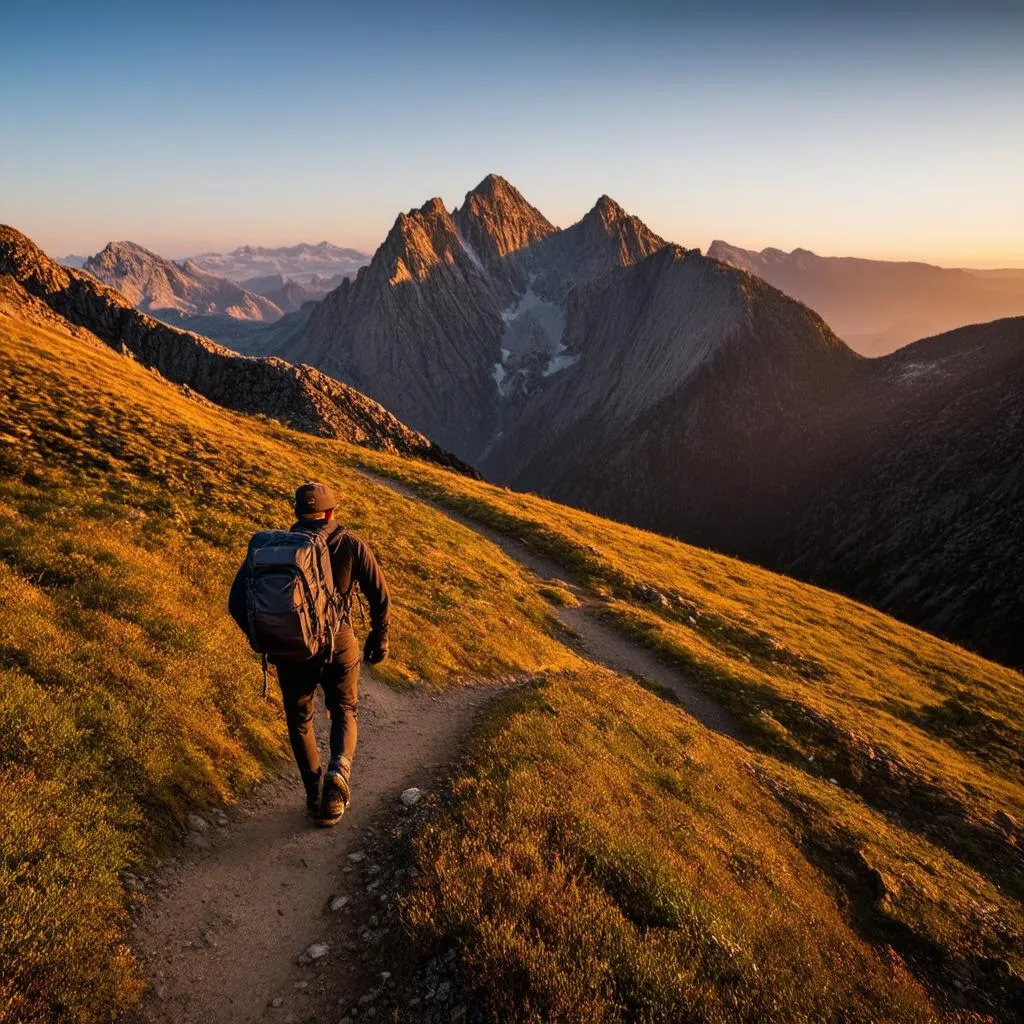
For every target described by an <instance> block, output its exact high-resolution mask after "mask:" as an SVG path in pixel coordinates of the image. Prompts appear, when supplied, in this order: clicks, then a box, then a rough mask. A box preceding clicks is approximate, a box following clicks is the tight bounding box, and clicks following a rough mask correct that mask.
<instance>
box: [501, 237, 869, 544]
mask: <svg viewBox="0 0 1024 1024" xmlns="http://www.w3.org/2000/svg"><path fill="white" fill-rule="evenodd" d="M565 343H566V345H567V348H568V350H569V352H571V353H572V355H573V356H574V357H575V358H576V360H577V361H576V362H575V364H573V365H571V366H569V367H568V368H566V369H565V370H563V371H561V372H560V373H558V374H557V375H556V376H555V377H554V378H553V380H552V381H551V383H550V384H549V386H548V387H547V388H546V389H544V390H543V391H541V392H539V393H538V394H537V396H536V398H535V399H533V400H532V401H529V402H527V404H526V405H525V408H524V409H523V411H522V413H521V416H520V418H519V421H518V423H517V424H515V426H514V427H513V428H512V429H511V430H510V431H509V432H508V433H507V434H506V435H505V436H504V437H503V438H501V439H500V440H499V441H498V443H497V444H496V445H495V446H494V448H493V449H492V451H491V452H490V453H489V455H488V457H487V459H486V460H485V461H484V463H483V464H482V468H483V469H484V472H485V473H486V474H488V475H492V476H494V477H495V478H496V479H499V480H505V481H508V482H509V483H511V484H513V485H514V486H517V487H523V488H526V489H531V490H538V491H540V492H542V493H544V494H546V495H550V496H552V497H556V498H559V499H561V500H565V501H568V502H570V503H573V504H577V505H581V506H583V507H585V508H588V509H592V510H594V511H596V512H599V513H601V514H604V515H610V516H612V517H615V518H620V519H625V520H628V521H630V522H634V523H638V524H639V525H643V526H648V527H651V528H653V529H657V530H661V531H662V532H666V533H671V534H676V535H680V536H683V537H685V538H686V539H688V540H692V541H694V542H696V543H702V544H706V545H709V546H712V547H717V548H719V549H720V550H735V549H737V547H738V546H739V540H740V539H741V538H742V539H743V541H744V543H747V544H749V543H750V542H751V541H753V540H754V539H755V537H756V538H757V539H760V536H759V535H760V531H761V530H762V528H764V527H766V526H767V525H768V524H769V523H771V522H773V521H774V520H773V518H772V517H771V516H770V515H769V514H768V512H769V506H771V507H772V508H774V507H776V506H777V505H778V504H779V502H780V500H781V493H782V492H783V491H784V490H785V483H784V474H783V469H784V467H783V466H779V465H777V464H776V461H777V460H776V458H775V457H774V456H773V457H772V458H766V457H765V452H764V450H763V449H764V439H765V436H766V434H768V435H776V434H777V433H778V432H779V430H780V429H782V426H783V425H785V424H787V423H789V422H790V421H792V420H794V419H799V418H801V417H802V416H804V415H805V414H806V409H807V405H808V402H809V400H810V399H811V398H812V397H813V396H815V395H819V394H823V393H828V392H833V391H834V390H835V389H836V388H839V387H841V386H842V385H843V383H844V382H845V381H846V380H847V379H848V378H849V376H850V374H852V373H854V372H855V370H856V364H857V363H858V362H859V360H858V358H857V357H856V356H855V355H854V354H853V353H852V352H850V351H849V349H847V348H846V346H845V345H843V344H842V342H840V341H839V340H838V339H837V338H836V337H835V336H834V335H833V334H832V333H831V331H829V330H828V328H827V326H826V325H825V324H824V323H823V322H822V321H821V319H820V318H819V317H818V316H816V315H815V314H814V313H813V312H812V311H810V310H808V309H806V307H804V306H802V305H800V304H799V303H797V302H794V301H792V300H790V299H788V298H786V296H784V295H782V294H781V293H779V292H777V291H776V290H775V289H773V288H769V287H768V286H767V285H765V284H764V283H763V282H761V281H759V280H758V279H756V278H754V277H751V276H750V275H747V274H744V273H741V272H739V271H735V270H732V269H731V268H729V267H726V266H724V265H722V264H720V263H718V262H716V261H714V260H710V259H707V258H705V257H702V256H701V255H700V254H699V253H698V252H696V251H689V252H688V251H686V250H684V249H681V248H679V247H677V246H668V247H665V248H663V249H661V250H659V251H658V252H656V253H655V254H653V255H651V256H649V257H648V258H647V259H646V260H644V261H642V262H640V263H638V264H636V265H634V266H632V267H629V268H625V269H621V270H618V271H616V272H613V273H610V274H607V275H605V276H604V277H602V278H600V279H598V280H597V281H595V282H594V283H592V284H591V285H589V286H587V287H584V288H579V289H577V290H576V291H574V292H573V294H572V295H571V297H570V300H569V304H568V310H567V321H566V331H565ZM779 458H782V459H783V461H784V462H787V463H788V462H789V461H791V458H792V457H791V456H790V455H786V456H781V455H780V456H779ZM752 503H754V504H752ZM752 507H754V508H757V509H758V513H757V514H756V515H751V508H752Z"/></svg>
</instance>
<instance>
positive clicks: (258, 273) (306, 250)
mask: <svg viewBox="0 0 1024 1024" xmlns="http://www.w3.org/2000/svg"><path fill="white" fill-rule="evenodd" d="M192 262H193V263H195V264H197V265H198V266H200V267H202V268H203V269H204V270H208V271H209V272H210V273H213V274H218V275H219V276H221V277H226V278H228V279H229V280H231V281H237V282H244V281H246V280H247V279H250V278H254V277H267V276H270V275H275V274H280V275H281V277H284V278H286V279H287V280H290V281H298V282H299V283H300V284H303V285H308V286H309V287H310V288H312V289H313V290H314V291H317V290H319V291H324V292H327V291H330V289H332V288H336V287H337V286H338V285H339V284H341V282H342V280H343V279H344V278H346V277H352V276H354V275H355V273H356V272H357V271H358V270H359V268H360V267H362V266H364V265H365V264H367V263H369V262H370V257H369V256H368V255H367V254H366V253H364V252H360V251H359V250H358V249H344V248H342V247H341V246H337V245H331V243H330V242H320V243H319V244H318V245H309V244H308V243H306V242H300V243H299V244H298V245H284V246H278V247H277V248H266V247H264V246H257V245H243V246H240V247H239V248H237V249H235V250H233V251H232V252H228V253H221V252H204V253H201V254H200V255H199V256H193V257H192Z"/></svg>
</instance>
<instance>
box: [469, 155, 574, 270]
mask: <svg viewBox="0 0 1024 1024" xmlns="http://www.w3.org/2000/svg"><path fill="white" fill-rule="evenodd" d="M452 216H453V218H454V220H455V223H456V224H457V225H458V228H459V231H460V232H461V234H462V238H463V240H464V241H465V243H467V246H471V247H472V250H473V251H474V252H475V253H476V254H477V255H478V256H479V257H480V258H481V259H482V260H483V261H484V262H485V263H487V264H490V265H494V264H496V263H497V262H498V261H499V260H500V259H501V258H502V257H504V256H508V255H509V253H513V252H518V251H520V250H521V249H526V248H528V247H529V246H531V245H534V244H535V243H536V242H539V241H541V240H542V239H544V238H547V237H548V235H551V234H554V232H555V230H556V228H555V227H554V225H552V224H551V222H550V221H549V220H548V219H547V218H546V217H545V216H544V214H542V213H541V212H540V210H538V209H537V208H536V207H535V206H531V205H530V204H529V203H528V202H527V201H526V200H525V199H524V198H523V195H522V193H521V192H520V191H519V190H518V189H517V188H515V187H514V186H513V185H510V184H509V183H508V182H507V181H506V180H505V179H504V178H502V177H500V176H499V175H497V174H488V175H487V177H486V178H484V180H483V181H481V182H480V184H479V185H477V187H476V188H475V189H473V190H472V191H471V192H467V193H466V198H465V201H464V202H463V204H462V206H461V207H460V208H458V209H456V210H455V211H454V212H453V214H452Z"/></svg>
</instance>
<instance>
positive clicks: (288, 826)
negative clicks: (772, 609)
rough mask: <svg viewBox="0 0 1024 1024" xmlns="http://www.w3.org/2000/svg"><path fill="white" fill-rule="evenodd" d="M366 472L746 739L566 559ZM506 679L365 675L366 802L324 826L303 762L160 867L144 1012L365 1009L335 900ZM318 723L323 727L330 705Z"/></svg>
mask: <svg viewBox="0 0 1024 1024" xmlns="http://www.w3.org/2000/svg"><path fill="white" fill-rule="evenodd" d="M365 475H366V476H367V477H368V478H369V479H371V480H373V481H374V482H376V483H380V484H382V485H384V486H387V487H390V488H391V489H392V490H394V491H396V492H398V493H400V494H403V495H405V496H407V497H409V498H411V499H413V500H415V501H418V502H423V503H425V504H428V505H430V506H431V507H432V508H434V509H435V510H436V511H438V512H439V513H440V514H442V515H445V516H447V517H448V518H450V519H452V520H453V521H456V522H458V523H460V524H462V525H464V526H466V527H467V528H468V529H471V530H473V531H474V532H476V533H478V534H480V535H481V536H484V537H486V538H488V539H489V540H490V541H492V542H493V543H494V544H496V545H497V546H498V547H500V548H501V549H502V550H503V551H504V552H505V553H506V554H507V555H508V556H509V557H511V558H512V559H513V560H514V561H516V562H518V563H520V564H521V565H522V566H523V567H524V568H526V569H527V570H529V571H530V572H532V573H534V574H536V575H537V576H538V577H540V578H543V579H552V578H555V579H559V580H561V581H563V583H564V584H565V585H566V586H568V587H569V589H571V590H572V591H573V592H574V593H575V594H576V596H577V598H578V599H579V600H580V602H581V603H580V606H579V607H577V608H555V609H554V612H555V614H556V615H557V617H558V619H559V620H560V622H561V623H562V625H563V626H564V627H565V629H566V631H567V634H568V635H569V638H571V639H569V640H568V641H567V642H571V643H572V645H573V646H574V647H576V648H578V649H579V651H580V653H582V654H583V655H584V656H585V657H588V658H590V659H592V660H594V661H596V662H599V663H601V664H604V665H607V666H609V667H610V668H613V669H615V670H617V671H620V672H626V673H631V674H634V675H637V676H641V677H643V678H644V679H646V680H648V681H650V682H652V683H655V684H657V685H659V686H661V687H664V688H665V689H666V690H668V691H670V692H671V693H673V694H674V695H675V696H676V697H677V698H678V699H679V701H680V702H681V703H682V704H683V706H684V707H685V708H686V710H687V711H688V712H689V713H690V714H692V715H693V716H694V717H695V718H696V719H697V720H699V721H700V722H702V723H703V724H704V725H705V726H707V727H708V728H710V729H713V730H714V731H716V732H719V733H723V734H725V735H727V736H731V737H733V738H740V735H741V729H740V727H739V725H738V724H737V723H736V721H735V719H733V718H732V716H731V715H729V713H728V712H727V711H725V710H724V709H723V708H722V707H720V706H719V705H718V704H716V703H715V702H714V701H713V700H711V699H710V698H709V697H707V696H705V695H704V694H702V693H701V692H700V691H698V690H696V689H695V688H694V687H693V686H692V685H691V684H690V683H689V682H688V681H687V679H686V678H685V676H684V675H683V674H682V673H680V672H678V671H676V670H674V669H671V668H669V667H668V666H666V665H663V664H661V663H660V662H659V661H658V660H657V659H656V658H655V657H654V655H653V654H652V653H651V652H649V651H648V650H646V649H645V648H643V647H642V646H640V645H638V644H636V643H634V642H632V641H630V640H629V639H627V638H626V637H624V636H622V635H621V634H620V633H618V632H617V631H616V630H614V629H613V628H612V627H610V626H609V625H607V624H606V623H605V622H603V621H602V620H601V619H600V617H599V608H600V602H599V601H597V600H595V599H594V598H593V597H592V596H590V595H589V594H587V593H586V592H585V591H584V590H583V589H582V588H581V587H580V586H579V585H578V584H577V583H576V582H574V581H573V580H572V579H571V578H567V573H566V571H565V570H564V569H563V568H562V567H561V566H559V565H558V564H557V563H555V562H553V561H551V560H549V559H546V558H544V557H542V556H539V555H537V554H535V553H534V552H533V551H531V550H530V549H529V548H527V547H526V546H525V545H523V544H521V543H519V542H518V541H515V540H512V539H511V538H509V537H505V536H502V535H501V534H499V533H496V532H495V531H492V530H489V529H487V528H486V527H483V526H481V525H480V524H478V523H475V522H473V521H472V520H469V519H467V518H465V517H463V516H460V515H459V514H458V513H455V512H453V511H451V510H450V509H447V508H445V507H444V506H443V505H440V504H438V503H436V502H432V501H430V500H429V499H427V498H424V497H423V496H422V495H420V494H418V493H417V492H415V491H414V490H412V489H411V488H408V487H405V486H403V485H401V484H399V483H396V482H395V481H393V480H390V479H388V478H386V477H380V476H377V475H376V474H372V473H369V472H366V473H365ZM507 690H508V687H507V686H503V685H490V686H477V687H460V688H455V689H452V690H448V691H444V692H443V693H438V692H429V691H407V692H400V691H396V690H393V689H391V688H390V687H387V686H385V685H383V684H381V683H379V682H377V681H376V680H375V679H374V678H373V676H372V674H371V673H370V672H369V671H365V672H364V674H363V679H362V683H361V695H360V708H359V722H360V741H359V751H358V754H357V757H356V762H355V766H354V770H353V776H352V783H353V802H352V806H351V807H350V809H349V811H348V812H347V813H346V815H345V818H344V819H343V821H342V823H341V825H339V826H338V827H337V828H335V829H318V828H314V827H312V826H311V825H310V822H309V820H308V818H307V817H306V813H305V802H304V797H303V791H302V786H301V784H300V783H299V779H298V773H297V771H296V770H295V768H294V766H292V765H290V764H289V766H288V767H287V768H282V770H281V771H280V772H279V773H278V774H277V776H276V777H274V778H272V779H271V780H270V781H268V782H266V783H264V784H263V785H262V786H260V787H259V788H258V790H257V791H256V793H255V794H254V795H253V796H252V797H251V798H250V799H249V800H247V801H246V802H244V803H242V804H240V805H239V806H238V807H237V808H234V809H232V810H231V811H230V812H229V813H228V814H227V815H225V816H224V817H221V818H220V822H221V824H217V818H218V815H216V814H211V815H208V816H207V818H208V820H209V821H210V822H211V824H210V825H209V827H208V828H207V829H206V830H205V831H201V832H198V833H197V832H192V833H190V835H189V838H188V839H187V840H186V844H185V846H186V848H185V849H183V850H182V852H181V853H180V854H179V855H178V856H177V857H175V858H172V860H171V862H170V863H169V864H168V865H166V866H165V867H164V868H163V869H162V870H161V871H160V872H158V873H157V875H156V876H155V878H154V880H153V882H152V884H151V885H150V886H149V891H150V892H151V893H152V895H151V896H150V897H149V902H148V904H147V905H146V906H145V907H144V908H143V909H142V911H141V913H140V914H139V915H138V919H137V921H136V924H135V926H134V928H135V930H134V935H133V944H134V948H135V950H136V952H137V953H138V954H139V955H140V957H141V958H142V960H143V962H144V964H145V966H146V969H147V974H148V976H149V978H150V980H151V982H152V989H151V991H150V992H149V993H148V995H147V996H146V998H145V1000H144V1001H143V1003H142V1005H141V1007H140V1008H139V1010H138V1011H137V1013H136V1014H134V1015H133V1018H132V1019H133V1020H135V1021H140V1022H141V1021H144V1022H152V1024H250V1022H256V1021H268V1022H273V1024H290V1022H293V1021H304V1020H309V1019H311V1015H312V1016H314V1017H317V1018H318V1019H319V1017H320V1016H322V1014H323V1012H324V1011H325V1009H326V1008H327V1007H345V1006H350V1005H352V1000H353V999H354V998H356V997H358V996H359V994H360V991H361V990H362V987H363V986H365V974H364V975H363V976H359V975H358V974H357V976H355V977H353V976H352V975H351V974H349V975H346V973H345V971H344V970H343V969H342V968H343V966H344V967H347V969H348V971H356V970H357V969H356V966H355V965H354V964H353V963H350V962H348V960H346V954H345V951H344V949H341V950H339V948H338V946H339V944H342V943H344V941H345V940H346V939H347V938H350V937H351V936H349V935H348V934H347V933H346V931H345V928H344V927H343V926H340V925H339V917H338V915H336V914H335V913H334V912H332V911H331V910H330V906H329V905H330V902H331V900H332V898H333V897H335V896H345V895H347V894H348V895H351V896H352V897H353V898H355V897H356V896H357V893H358V886H359V884H360V882H359V881H357V873H355V872H353V865H352V864H351V862H350V861H349V860H348V856H347V855H349V854H352V853H357V852H366V853H367V855H368V857H372V856H373V850H374V845H375V839H376V836H375V835H374V834H373V829H372V823H373V822H374V821H375V820H376V818H377V817H379V815H380V814H381V812H382V811H383V810H384V809H385V808H386V807H387V806H388V803H389V802H391V803H392V804H393V805H394V806H395V808H396V813H397V811H398V810H399V796H400V794H401V793H402V791H403V790H404V789H406V788H407V787H409V786H417V787H420V788H421V789H424V790H429V789H431V788H433V787H435V786H437V785H438V784H439V782H440V781H441V777H442V775H443V774H444V773H445V771H446V769H447V768H448V767H449V765H450V763H451V761H452V760H453V759H454V758H456V757H457V756H458V755H459V753H460V752H461V750H462V748H463V746H464V743H465V740H466V739H467V737H468V735H469V733H470V731H471V729H472V727H473V725H474V723H475V722H476V721H477V719H478V718H479V716H480V714H481V713H482V711H483V710H484V709H485V708H486V707H487V706H488V705H490V704H491V703H492V702H493V701H494V700H496V699H497V698H499V697H501V696H502V695H503V694H504V693H506V692H507ZM318 718H319V720H320V723H321V724H322V723H323V715H322V713H321V714H320V715H319V716H318ZM281 728H282V730H283V728H284V723H283V721H282V723H281ZM324 746H325V743H324V738H323V737H322V736H321V748H322V749H323V748H324ZM339 939H340V940H341V942H340V943H339ZM325 940H327V941H329V942H330V943H331V946H332V948H331V952H330V953H329V954H328V957H327V958H325V960H324V964H326V968H325V969H323V970H321V971H320V972H319V973H318V974H316V975H315V977H316V978H317V979H318V984H317V985H316V986H315V987H314V986H311V985H310V977H311V975H310V970H309V967H308V966H303V965H301V964H299V963H298V962H297V958H298V957H299V955H300V954H301V953H303V951H304V950H306V949H307V948H308V947H309V946H310V945H311V944H313V943H316V942H321V941H325ZM350 959H351V958H349V960H350ZM321 966H323V964H322V965H321ZM377 966H379V965H377ZM344 1016H345V1014H344V1012H341V1013H339V1017H344Z"/></svg>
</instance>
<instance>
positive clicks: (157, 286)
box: [82, 242, 282, 321]
mask: <svg viewBox="0 0 1024 1024" xmlns="http://www.w3.org/2000/svg"><path fill="white" fill-rule="evenodd" d="M82 269H83V270H84V271H86V273H89V274H91V275H92V276H93V277H95V278H96V280H97V281H102V282H103V283H104V284H107V285H110V287H111V288H116V289H117V290H118V291H119V292H120V293H121V294H122V295H124V296H125V298H126V299H128V301H129V302H131V304H132V305H133V306H136V307H137V308H139V309H141V310H142V311H143V312H146V313H153V314H155V315H157V316H161V317H167V316H168V315H169V314H170V315H171V316H172V317H174V316H181V315H182V314H185V315H202V316H227V317H231V318H232V319H235V320H255V321H273V320H277V319H278V318H279V317H280V316H281V315H282V311H281V309H279V308H278V307H277V306H275V305H274V303H273V302H271V301H270V300H269V299H267V298H265V297H264V296H262V295H254V294H253V293H252V292H248V291H246V290H245V289H244V288H240V287H239V286H238V285H237V284H235V283H234V282H232V281H228V280H227V279H226V278H223V277H216V276H215V275H214V274H211V273H209V272H208V271H206V270H204V269H203V268H202V267H201V266H199V265H198V264H197V263H194V262H193V261H191V260H186V261H185V262H184V263H181V264H178V263H174V262H172V261H171V260H168V259H164V257H163V256H158V255H157V254H156V253H155V252H150V251H149V250H148V249H144V248H143V247H142V246H141V245H136V244H135V243H134V242H110V243H109V244H108V245H107V246H106V247H105V248H104V249H103V250H102V251H101V252H98V253H97V254H96V255H95V256H91V257H90V258H89V259H87V260H86V261H85V263H84V264H83V266H82Z"/></svg>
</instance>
